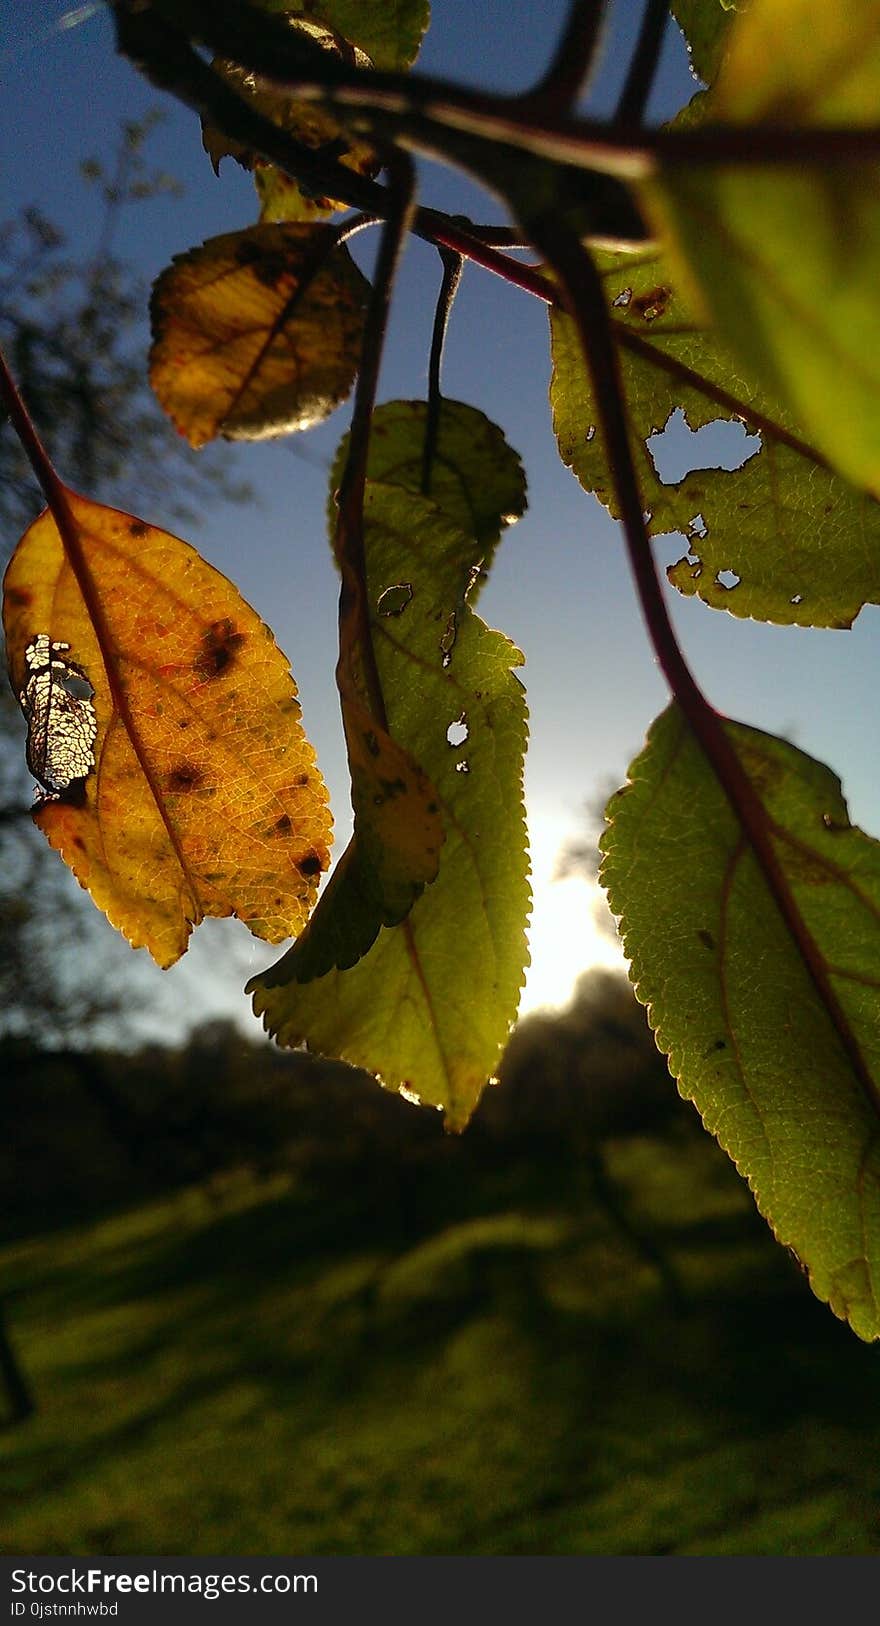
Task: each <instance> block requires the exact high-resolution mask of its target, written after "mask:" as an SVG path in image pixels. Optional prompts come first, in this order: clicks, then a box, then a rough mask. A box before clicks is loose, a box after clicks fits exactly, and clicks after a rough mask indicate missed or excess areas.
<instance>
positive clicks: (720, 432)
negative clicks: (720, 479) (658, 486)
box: [645, 407, 761, 486]
mask: <svg viewBox="0 0 880 1626" xmlns="http://www.w3.org/2000/svg"><path fill="white" fill-rule="evenodd" d="M645 445H646V446H647V448H648V451H649V452H650V454H651V461H652V463H653V464H654V468H655V469H656V471H657V478H658V480H660V481H661V483H662V484H663V485H665V486H674V485H678V484H679V482H680V481H682V480H684V479H686V478H687V476H688V475H689V474H693V472H694V470H695V469H724V470H726V471H727V472H728V473H733V471H734V470H735V469H741V468H742V467H743V465H744V464H746V463H747V462H748V461H749V458H750V457H754V456H755V455H756V453H758V452H759V451H760V450H761V437H760V435H750V434H749V431H748V429H747V428H746V426H745V424H744V423H743V422H742V421H741V420H740V419H731V418H716V419H715V421H714V422H713V423H706V424H703V426H702V428H700V429H692V428H691V426H690V424H689V423H688V421H687V418H686V417H685V415H684V412H683V410H682V408H681V407H676V408H675V411H674V412H671V413H670V414H669V417H668V418H667V420H666V422H665V424H664V425H663V428H662V429H658V430H656V431H655V432H654V434H652V435H649V436H648V438H647V440H646V442H645Z"/></svg>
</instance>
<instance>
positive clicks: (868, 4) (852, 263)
mask: <svg viewBox="0 0 880 1626" xmlns="http://www.w3.org/2000/svg"><path fill="white" fill-rule="evenodd" d="M878 104H880V7H878V5H877V4H876V0H851V3H848V4H847V5H846V6H844V7H838V6H826V7H821V6H816V5H815V3H814V0H752V4H751V5H749V7H748V8H747V9H746V10H745V11H744V12H743V13H742V15H741V16H740V17H739V18H738V19H737V23H736V26H735V27H734V29H732V31H731V37H730V44H729V48H728V51H727V53H726V55H725V58H724V61H723V64H722V67H721V70H720V72H719V76H718V79H717V81H716V84H715V87H714V90H713V92H712V97H711V105H710V109H709V113H708V114H707V117H711V119H712V120H713V121H721V122H730V123H743V122H749V123H750V122H755V123H756V124H759V125H760V124H762V123H765V124H766V125H767V126H768V127H772V126H773V125H774V124H780V123H781V124H785V125H822V124H833V125H845V124H851V125H853V126H856V127H857V126H859V125H860V124H864V123H875V122H876V110H877V106H878ZM644 198H645V203H646V207H647V208H648V209H649V210H653V212H654V216H655V219H656V221H657V223H658V225H659V227H660V229H661V230H662V231H663V232H664V233H665V234H666V236H667V238H668V239H669V242H670V245H671V246H672V247H673V248H674V251H675V253H676V255H677V256H678V257H679V258H680V259H681V260H682V262H683V263H684V264H685V265H686V266H687V268H688V272H689V274H690V275H691V276H692V277H693V279H694V281H695V283H696V285H697V286H698V288H699V291H700V295H701V298H702V300H703V302H704V304H705V308H706V310H707V312H708V313H709V314H710V315H711V317H712V319H713V321H714V322H715V323H716V325H717V327H718V330H719V333H720V334H721V336H722V337H723V338H724V339H725V340H726V341H727V343H729V344H730V346H731V347H732V348H733V350H734V351H735V353H736V354H737V355H738V356H739V358H740V360H741V361H742V363H743V365H744V366H746V367H747V368H748V369H749V370H750V371H751V372H752V373H754V374H756V375H757V376H758V377H760V378H761V379H762V380H763V381H764V383H765V385H766V387H767V389H769V390H772V392H773V393H774V394H775V395H776V396H777V397H778V399H779V400H781V401H782V402H783V403H784V404H785V405H786V406H787V407H788V409H789V410H790V412H791V413H792V415H793V416H794V418H795V419H796V420H797V421H798V422H799V423H801V424H802V425H803V426H804V429H805V431H806V433H807V435H808V437H809V438H810V439H811V440H812V441H813V442H814V443H815V444H816V445H817V446H818V447H819V449H820V451H822V452H823V453H824V455H825V456H826V457H827V458H828V459H829V461H830V462H832V463H833V464H834V465H835V466H836V467H837V468H838V469H839V470H840V471H841V473H843V474H844V475H846V477H847V478H848V479H850V480H852V481H853V483H854V484H856V485H860V486H864V487H866V488H867V489H868V490H870V491H872V492H873V493H874V494H875V495H878V494H880V348H878V345H877V342H876V325H877V285H878V279H880V165H878V164H877V163H876V161H875V162H868V161H864V162H852V163H850V164H849V165H842V164H821V163H813V164H800V165H794V164H791V165H786V166H780V165H778V164H776V165H770V166H762V165H760V164H758V163H754V164H752V163H743V164H725V165H717V166H710V165H693V164H688V165H679V166H675V167H673V166H667V167H666V169H665V171H664V172H663V174H662V176H661V178H660V180H659V181H657V182H656V183H652V184H651V185H649V186H647V187H646V188H645V189H644Z"/></svg>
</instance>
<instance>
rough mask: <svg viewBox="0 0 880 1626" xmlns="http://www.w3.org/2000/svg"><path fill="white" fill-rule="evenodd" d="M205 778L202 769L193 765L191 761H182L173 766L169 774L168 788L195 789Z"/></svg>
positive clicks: (176, 789)
mask: <svg viewBox="0 0 880 1626" xmlns="http://www.w3.org/2000/svg"><path fill="white" fill-rule="evenodd" d="M203 780H204V774H203V773H202V772H201V769H199V768H196V767H194V766H193V764H192V763H191V762H181V763H179V764H178V766H177V767H176V768H172V770H171V772H170V774H169V775H168V789H169V790H174V791H187V790H195V789H196V788H197V787H198V786H199V785H201V784H202V782H203Z"/></svg>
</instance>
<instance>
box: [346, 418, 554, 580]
mask: <svg viewBox="0 0 880 1626" xmlns="http://www.w3.org/2000/svg"><path fill="white" fill-rule="evenodd" d="M427 413H428V409H427V405H426V403H425V402H424V401H386V402H385V404H384V405H383V406H380V407H378V408H377V409H376V411H375V412H374V414H373V427H372V431H371V434H370V456H369V475H370V479H372V480H381V481H382V482H383V483H384V484H385V485H394V486H399V487H400V488H401V490H403V491H411V492H414V493H417V494H419V495H422V496H429V497H430V499H431V501H432V503H434V504H435V506H436V507H437V508H438V509H439V510H440V512H441V513H442V514H443V516H444V518H445V519H448V520H451V521H452V523H453V524H454V525H457V526H458V528H459V529H460V530H462V531H464V532H465V533H466V534H467V535H468V536H472V537H473V538H474V540H475V541H476V542H479V543H481V544H482V546H483V548H484V549H485V552H484V554H483V558H482V564H483V568H484V569H488V567H489V564H490V561H491V555H492V552H493V551H494V548H495V545H496V543H497V542H498V539H499V537H500V536H501V533H502V530H503V529H504V527H505V526H507V525H512V524H513V523H514V522H515V521H516V520H518V519H520V518H521V517H522V515H523V513H524V511H525V506H526V478H525V474H524V472H523V466H522V463H521V462H520V460H519V457H518V456H517V454H516V452H515V451H514V450H513V447H512V446H508V444H507V442H506V440H505V439H504V436H503V434H502V433H501V430H500V429H499V428H498V426H497V424H494V423H492V422H491V420H490V419H489V418H487V417H486V415H485V413H483V412H479V411H478V410H477V408H476V407H472V406H468V405H467V403H466V402H464V401H449V400H446V399H444V400H443V401H442V402H441V404H440V417H439V422H438V433H437V445H436V451H435V453H434V457H433V459H432V461H431V467H430V471H429V475H428V489H427V491H423V489H422V488H423V479H424V473H425V470H424V444H425V440H424V437H425V426H426V423H427ZM347 447H348V439H347V438H346V439H345V440H344V441H343V442H342V445H341V447H340V449H339V453H338V454H337V457H336V461H335V463H334V466H333V473H332V475H331V479H330V490H331V508H332V514H333V515H335V506H334V505H333V499H332V493H333V492H334V491H335V489H336V487H337V486H338V484H339V479H340V477H341V473H342V463H343V460H344V457H345V453H346V450H347ZM475 590H476V589H475V588H472V589H471V591H470V593H469V595H468V597H469V599H470V602H471V603H473V601H474V592H475Z"/></svg>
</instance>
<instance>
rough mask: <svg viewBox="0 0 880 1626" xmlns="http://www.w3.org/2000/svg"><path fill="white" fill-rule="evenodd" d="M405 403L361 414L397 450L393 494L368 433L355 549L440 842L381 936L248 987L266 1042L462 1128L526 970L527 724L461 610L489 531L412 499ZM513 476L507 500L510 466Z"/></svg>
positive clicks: (392, 719) (412, 455)
mask: <svg viewBox="0 0 880 1626" xmlns="http://www.w3.org/2000/svg"><path fill="white" fill-rule="evenodd" d="M411 405H412V403H393V404H392V405H391V406H390V407H388V408H384V407H383V408H380V409H379V411H378V412H377V413H376V415H375V416H376V423H377V424H378V425H381V424H382V423H383V422H384V423H385V424H386V426H387V427H389V430H390V431H391V432H393V434H394V436H395V438H396V439H397V452H398V454H399V455H398V459H397V467H399V469H400V476H401V485H400V486H395V485H394V484H392V483H389V482H390V481H393V480H394V478H395V474H394V467H393V466H391V467H389V466H388V464H387V463H386V462H385V459H384V448H383V437H382V436H381V435H380V436H378V437H377V438H376V442H375V450H373V449H371V470H372V469H373V467H376V466H379V467H382V468H383V471H384V474H385V478H384V479H383V480H371V481H370V482H369V484H368V488H367V503H366V512H365V545H366V555H367V575H368V585H369V602H370V614H371V621H372V627H373V636H374V640H375V652H376V660H377V665H378V669H379V673H380V677H381V682H382V690H383V694H384V697H385V704H386V709H387V713H388V723H389V730H390V732H391V734H392V735H393V738H394V739H395V741H396V742H397V743H398V744H399V745H400V746H402V747H403V748H405V749H406V750H407V751H409V752H411V753H412V757H413V758H414V759H415V761H417V762H418V763H419V764H420V765H421V768H422V769H423V771H424V772H425V774H427V775H429V776H430V780H431V782H432V784H433V786H434V787H435V788H436V795H437V797H438V800H439V805H440V811H441V813H442V818H443V824H444V828H445V833H446V840H445V843H444V846H443V848H442V851H441V853H440V866H439V873H438V875H437V879H436V880H435V881H434V883H433V885H432V886H430V887H429V888H428V889H427V890H425V892H424V893H423V895H422V896H420V897H419V898H418V899H417V901H416V902H415V903H414V904H413V907H412V910H411V912H410V913H409V914H408V916H407V918H406V919H405V920H404V921H403V922H402V923H401V924H400V925H397V926H394V927H385V928H383V929H382V930H381V931H380V932H379V933H378V936H377V938H376V940H375V942H374V943H373V946H372V947H371V948H370V950H369V952H368V953H366V954H365V955H363V957H362V958H360V959H359V960H358V962H357V964H355V965H353V966H352V967H351V968H350V969H347V970H342V969H337V970H334V971H332V972H330V973H329V974H327V975H325V976H321V977H319V978H317V979H313V980H308V981H306V980H305V978H306V976H307V975H310V974H311V966H310V965H309V963H308V960H307V959H306V954H307V943H308V935H309V934H308V933H307V934H306V935H305V937H304V938H303V939H301V941H300V943H299V944H295V945H294V946H293V949H292V950H291V951H290V952H289V953H288V954H287V955H285V956H284V958H283V959H282V960H281V961H279V963H278V964H277V965H275V966H274V967H272V969H271V970H270V971H267V972H265V973H263V974H262V975H261V976H259V977H257V978H254V979H253V981H252V982H251V983H250V984H249V990H250V991H251V992H252V993H253V994H254V1009H255V1010H256V1012H257V1013H258V1014H261V1015H262V1016H263V1018H264V1022H265V1025H266V1026H267V1028H268V1029H269V1031H270V1032H271V1033H273V1034H275V1036H276V1037H277V1038H278V1039H279V1041H280V1042H281V1043H283V1044H299V1043H302V1042H305V1043H307V1044H308V1046H309V1047H310V1048H312V1049H314V1050H317V1051H320V1052H322V1053H326V1054H333V1055H338V1056H342V1057H343V1058H344V1059H346V1060H349V1061H352V1062H355V1063H357V1064H358V1065H360V1066H364V1067H367V1068H369V1069H371V1070H372V1071H373V1072H375V1073H377V1074H378V1075H379V1077H380V1078H381V1080H382V1082H383V1083H385V1084H386V1085H388V1086H389V1087H390V1088H404V1089H405V1090H406V1091H407V1092H408V1093H409V1094H411V1095H416V1096H417V1097H418V1098H419V1100H421V1101H422V1102H424V1103H426V1104H430V1105H433V1106H439V1107H442V1108H443V1109H444V1110H445V1112H446V1115H447V1120H448V1122H449V1124H450V1126H451V1127H453V1128H461V1127H463V1126H464V1124H465V1123H466V1122H467V1120H468V1118H469V1116H470V1114H471V1112H472V1111H473V1108H474V1105H475V1104H476V1101H477V1099H478V1098H479V1095H480V1092H481V1090H482V1089H483V1086H484V1085H485V1083H486V1081H487V1079H488V1078H489V1077H490V1076H491V1073H492V1071H493V1069H494V1067H495V1066H496V1064H497V1060H498V1057H499V1055H500V1052H501V1049H502V1047H503V1045H504V1043H505V1041H506V1038H507V1034H508V1031H509V1028H510V1025H511V1023H512V1021H513V1019H514V1016H515V1014H516V1007H517V1003H518V997H519V989H520V987H521V985H522V978H523V969H524V965H525V963H526V945H525V932H524V928H525V921H526V915H527V910H528V881H527V859H526V850H525V823H524V815H523V808H522V763H523V752H524V747H525V735H526V722H525V717H526V713H525V705H524V698H523V692H522V687H521V685H520V684H519V682H518V680H517V679H516V677H515V676H514V673H513V671H512V668H513V667H514V666H515V665H517V664H518V663H519V661H520V660H521V656H520V655H519V652H518V651H517V650H516V649H514V647H513V645H512V644H510V643H509V641H508V640H507V639H506V638H505V637H504V636H503V635H502V634H500V633H497V632H493V631H491V630H490V629H489V628H488V627H486V626H485V625H484V623H483V622H482V621H481V620H480V619H479V617H477V616H476V615H475V613H474V611H473V610H472V608H471V607H470V604H469V602H468V597H469V591H470V589H471V588H472V586H473V584H474V583H475V581H476V579H477V576H478V573H479V566H480V561H481V560H482V558H483V556H484V551H485V547H486V540H485V536H486V531H491V530H492V528H493V524H492V522H491V521H490V519H489V516H488V513H484V524H483V532H484V534H483V536H482V537H480V538H477V537H475V536H474V535H473V534H472V532H471V534H468V533H467V532H466V531H464V530H463V529H461V528H460V527H459V526H458V525H456V524H455V523H454V522H453V521H452V520H450V519H449V518H448V517H447V514H446V513H445V512H444V510H443V507H442V504H443V501H444V496H443V489H442V487H441V491H440V503H439V504H438V503H435V502H433V501H432V500H430V499H428V498H425V497H424V496H421V495H419V494H417V493H416V492H415V491H414V490H413V489H412V486H411V484H410V482H411V480H412V478H413V471H414V470H416V469H418V468H420V467H421V464H420V452H421V445H422V442H423V436H424V421H423V419H422V420H421V421H420V419H419V415H418V414H414V413H411V412H406V411H404V412H401V411H400V410H399V409H400V408H401V407H404V408H409V407H411ZM453 416H454V415H453ZM477 416H479V415H477ZM407 420H408V421H409V435H408V437H407V436H405V435H404V434H403V427H402V426H403V423H404V422H406V421H407ZM484 421H485V420H484ZM441 444H442V441H441ZM501 445H502V446H503V442H502V443H501ZM502 455H503V457H504V462H505V464H506V463H507V461H508V459H510V458H511V457H512V454H510V452H509V448H504V452H503V454H502ZM373 459H375V463H374V462H373ZM513 461H514V463H516V460H515V459H514V460H513ZM516 467H517V468H518V463H516ZM487 473H488V471H487ZM519 479H520V486H519V502H520V504H521V502H522V487H521V471H519ZM497 489H498V490H499V491H500V492H503V498H504V501H505V508H504V510H503V512H508V511H509V509H510V508H511V507H515V506H516V496H517V491H516V487H514V490H513V492H511V490H510V481H509V479H508V480H506V481H505V478H504V476H503V475H502V476H501V477H500V478H499V479H498V483H497ZM458 500H459V501H460V495H459V498H458ZM500 518H501V515H500V513H498V514H497V515H496V519H495V522H494V523H495V525H497V524H499V523H500ZM343 862H344V860H343ZM340 867H341V866H340ZM340 867H338V868H337V872H336V873H335V874H334V877H333V878H332V879H331V881H330V884H329V885H328V888H327V890H326V892H325V894H324V895H323V896H322V898H321V900H320V903H319V905H318V908H317V909H316V911H315V915H314V917H313V921H312V923H311V926H310V931H311V932H312V933H316V932H318V931H319V929H320V930H322V931H324V932H326V933H327V934H328V935H329V934H331V933H332V932H333V931H334V930H335V931H336V932H337V933H338V934H340V935H342V934H344V933H345V931H346V929H347V919H346V910H345V908H343V907H342V901H343V900H344V898H345V893H346V891H347V889H348V883H347V882H346V880H345V876H344V872H343V875H342V878H341V879H340V881H339V882H338V883H336V889H335V890H334V883H335V882H336V874H338V873H339V868H340ZM322 911H323V914H324V924H323V925H321V917H322ZM389 1012H393V1017H392V1019H391V1020H389Z"/></svg>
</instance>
